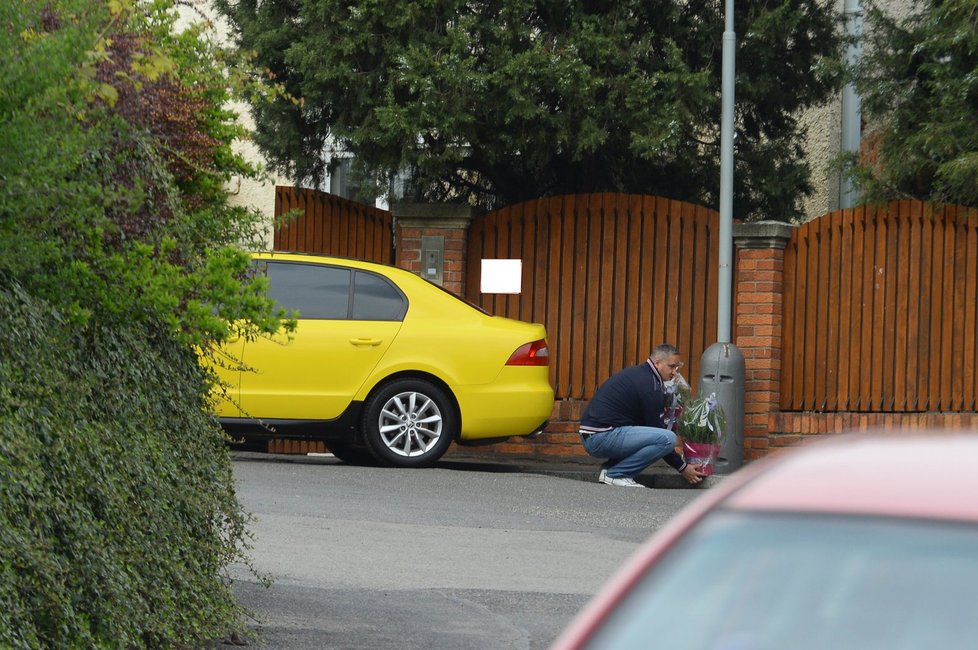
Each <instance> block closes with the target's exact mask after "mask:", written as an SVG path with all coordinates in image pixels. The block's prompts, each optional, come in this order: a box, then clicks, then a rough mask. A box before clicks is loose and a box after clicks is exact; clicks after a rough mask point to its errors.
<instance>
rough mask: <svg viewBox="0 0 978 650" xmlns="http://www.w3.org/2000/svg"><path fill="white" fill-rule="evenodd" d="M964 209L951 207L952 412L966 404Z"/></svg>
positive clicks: (965, 238) (966, 261)
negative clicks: (952, 279) (952, 255)
mask: <svg viewBox="0 0 978 650" xmlns="http://www.w3.org/2000/svg"><path fill="white" fill-rule="evenodd" d="M963 212H964V211H963V210H961V211H959V210H958V209H956V208H948V230H950V231H951V232H952V233H953V241H954V282H953V288H952V296H953V297H952V300H953V304H954V318H953V319H952V328H953V330H952V340H951V349H952V350H953V354H952V355H951V382H950V383H951V387H950V392H949V393H948V398H949V403H948V406H947V408H948V409H949V410H952V411H961V410H964V403H965V392H964V384H965V374H964V357H965V355H964V350H965V321H966V319H967V312H968V306H967V304H966V303H965V290H966V289H965V288H966V287H967V281H966V278H967V275H966V274H967V267H968V249H967V245H968V231H967V224H966V222H965V221H964V219H963V218H962V217H963V216H964V215H963V214H962V213H963Z"/></svg>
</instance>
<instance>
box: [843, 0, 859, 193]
mask: <svg viewBox="0 0 978 650" xmlns="http://www.w3.org/2000/svg"><path fill="white" fill-rule="evenodd" d="M844 11H845V18H846V37H847V38H855V39H861V38H862V34H863V15H862V8H861V7H860V6H859V0H845V8H844ZM861 56H862V45H861V44H860V42H859V41H856V42H853V43H850V44H849V45H847V46H846V57H845V59H846V65H849V66H851V65H855V64H856V63H858V62H859V59H860V57H861ZM859 104H860V101H859V95H858V94H856V87H855V85H853V84H852V83H847V84H846V85H845V87H844V88H843V89H842V141H841V143H840V144H841V148H842V152H843V153H855V154H858V153H859V144H860V140H861V138H862V133H861V120H862V116H861V111H860V106H859ZM840 173H841V177H840V179H839V207H840V208H842V209H846V208H851V207H853V205H855V204H856V201H857V200H858V199H859V194H858V192H857V191H856V190H855V188H853V186H852V180H851V179H850V178H849V177H848V175H847V174H846V173H845V171H842V172H840Z"/></svg>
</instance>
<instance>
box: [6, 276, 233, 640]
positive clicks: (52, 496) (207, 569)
mask: <svg viewBox="0 0 978 650" xmlns="http://www.w3.org/2000/svg"><path fill="white" fill-rule="evenodd" d="M3 284H5V285H6V284H7V282H6V281H5V282H4V283H3ZM203 381H204V377H203V376H202V374H201V370H200V369H199V366H198V364H197V361H196V359H195V358H194V356H193V355H192V354H191V353H189V352H188V350H187V349H185V348H184V347H182V346H179V345H176V344H175V343H173V342H172V341H168V340H166V338H165V337H161V336H160V335H159V334H157V333H154V332H153V331H151V330H147V329H145V328H142V327H132V328H123V329H107V328H102V327H98V326H95V325H91V326H88V327H85V328H81V329H79V328H77V327H69V326H68V324H67V323H66V321H65V320H64V319H63V318H62V317H60V316H59V314H58V312H57V311H56V310H54V309H52V308H51V307H49V306H47V305H45V304H44V303H43V302H42V301H38V300H34V299H31V298H30V297H29V296H27V295H26V294H25V293H24V292H23V291H21V290H19V288H17V287H16V286H15V287H14V288H13V289H6V288H5V289H3V290H2V291H0V422H2V426H3V431H4V435H3V436H2V437H0V548H3V549H4V554H3V556H2V559H0V573H2V576H0V646H2V647H5V648H6V647H22V648H30V647H50V648H74V647H77V648H81V647H85V648H88V647H178V646H180V645H184V646H197V645H199V642H200V641H201V640H202V639H207V638H214V637H217V636H220V635H222V634H224V633H226V632H227V631H228V628H229V625H231V624H233V622H234V621H235V616H236V611H235V609H236V605H235V602H234V599H233V596H232V594H231V592H230V588H229V585H228V584H227V583H226V582H225V581H224V580H222V579H221V569H222V568H223V567H224V566H226V564H227V563H228V562H230V561H231V560H232V559H233V558H234V557H235V556H236V554H237V553H238V551H239V550H240V549H239V544H240V541H241V539H242V533H243V526H244V519H243V515H242V513H241V511H240V509H239V506H238V504H237V501H236V498H235V495H234V488H233V483H232V476H231V469H230V468H231V465H230V462H229V459H228V454H227V451H226V449H225V447H224V445H223V441H224V438H223V434H222V433H221V432H220V430H219V429H218V428H217V427H216V426H215V424H214V423H213V421H212V420H211V418H209V417H208V416H207V415H206V413H205V410H204V408H203V404H202V399H203V394H204V393H203V390H202V389H203V386H204V383H203Z"/></svg>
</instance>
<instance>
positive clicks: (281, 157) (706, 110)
mask: <svg viewBox="0 0 978 650" xmlns="http://www.w3.org/2000/svg"><path fill="white" fill-rule="evenodd" d="M217 5H218V7H220V8H221V10H222V11H223V12H224V13H225V14H226V15H227V16H228V17H229V18H230V20H231V21H232V23H233V26H234V28H235V30H236V34H237V38H238V40H239V43H240V46H241V47H242V48H243V49H244V50H245V51H248V52H250V53H252V55H253V57H254V61H255V63H256V64H257V65H258V66H260V68H261V69H262V70H263V71H264V74H265V75H266V76H267V77H268V78H269V79H271V80H273V81H274V83H277V84H281V85H282V87H284V89H285V90H286V91H287V95H289V96H291V97H292V98H293V100H292V101H290V99H289V97H288V96H287V95H277V96H275V97H273V98H272V100H271V101H265V98H256V99H255V101H254V109H255V115H256V121H257V132H258V133H257V142H258V144H259V145H260V146H261V148H262V149H263V151H264V152H265V153H266V154H267V155H268V156H269V159H270V161H271V163H272V165H273V166H274V167H276V168H277V169H279V170H280V171H281V172H283V173H284V174H287V175H289V176H290V177H292V178H294V179H296V181H297V182H299V183H312V184H315V183H317V182H318V180H319V179H321V178H322V176H323V174H324V172H325V171H326V169H327V165H328V163H329V161H328V160H325V159H324V156H323V151H324V147H325V146H326V145H327V143H328V142H329V141H330V138H333V139H335V140H336V141H337V142H339V143H340V144H341V145H342V147H343V148H345V149H347V150H348V151H350V152H352V153H353V154H355V156H356V158H357V161H358V162H359V163H360V164H362V165H363V166H364V167H365V170H366V171H367V172H369V173H372V174H374V175H375V176H376V177H378V178H390V177H391V176H392V175H394V174H396V173H397V172H399V171H401V170H408V171H409V172H410V176H411V178H412V179H413V184H412V185H411V186H410V188H409V191H410V192H411V195H410V196H409V198H414V199H430V200H452V201H469V202H473V203H478V204H481V205H484V206H487V207H492V206H497V205H499V204H507V203H512V202H515V201H520V200H524V199H530V198H535V197H539V196H546V195H555V194H561V193H574V192H591V191H624V192H639V193H652V194H662V195H667V196H671V197H675V198H681V199H688V200H692V201H698V202H702V203H706V204H709V205H713V206H716V205H717V204H718V197H717V194H718V190H719V124H720V87H721V84H720V78H721V63H722V55H721V50H722V47H721V45H722V32H723V30H724V16H723V5H724V3H723V2H722V1H721V0H603V1H600V2H590V1H583V0H575V1H572V2H552V1H550V0H476V1H472V0H397V1H394V0H369V1H366V2H355V3H349V2H344V1H340V0H309V1H305V2H296V1H295V0H217ZM831 5H832V3H827V2H821V1H819V0H738V2H736V3H735V7H736V9H735V13H736V17H735V23H736V30H737V32H738V48H737V58H738V74H737V92H736V95H737V172H736V179H737V181H736V182H737V187H736V190H735V194H736V196H735V208H736V213H737V215H738V216H745V217H746V216H754V217H760V216H763V217H766V218H789V217H791V216H793V215H794V214H795V206H796V202H797V200H798V199H799V197H800V196H801V195H803V194H805V193H806V192H808V191H810V186H809V181H808V178H809V173H808V168H807V165H806V163H805V161H804V160H803V158H802V152H801V149H800V146H799V142H800V138H801V132H800V128H799V124H798V122H797V120H796V115H797V113H798V111H800V110H802V109H804V108H807V107H810V106H813V105H815V104H818V103H820V102H821V101H823V100H824V99H825V98H826V97H827V95H828V94H829V93H830V92H831V91H832V90H833V89H834V88H835V87H836V83H837V81H836V80H837V74H836V71H837V66H835V65H834V63H833V62H834V61H835V60H836V59H835V57H836V56H837V50H838V47H839V36H838V31H837V30H836V26H837V17H836V15H835V14H834V13H833V10H832V9H831Z"/></svg>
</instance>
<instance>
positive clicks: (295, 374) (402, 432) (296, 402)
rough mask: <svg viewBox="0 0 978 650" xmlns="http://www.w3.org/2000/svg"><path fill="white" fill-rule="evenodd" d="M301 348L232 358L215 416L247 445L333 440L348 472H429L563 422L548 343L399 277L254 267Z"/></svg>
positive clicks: (332, 267) (360, 265)
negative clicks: (360, 467) (458, 447)
mask: <svg viewBox="0 0 978 650" xmlns="http://www.w3.org/2000/svg"><path fill="white" fill-rule="evenodd" d="M254 261H255V264H256V266H257V269H258V272H260V273H263V274H265V275H266V276H267V277H268V280H269V283H270V289H269V296H271V297H272V298H273V299H274V300H275V301H276V302H277V303H278V304H279V305H280V306H282V307H284V308H286V309H287V310H289V311H293V312H298V315H297V323H298V325H297V328H296V331H295V332H294V333H293V334H292V336H291V337H288V336H286V335H285V334H282V335H280V336H276V337H271V338H258V339H257V340H251V341H245V340H244V339H240V340H238V341H236V342H233V343H229V344H227V345H226V346H225V349H224V352H225V353H227V354H229V355H230V356H231V357H233V358H237V359H240V360H241V362H242V364H243V369H241V370H231V369H220V368H218V369H217V370H218V373H219V374H220V375H221V378H222V379H223V381H224V382H225V383H226V385H227V386H229V387H230V388H229V389H228V393H229V397H230V399H227V400H224V401H222V402H221V403H220V404H219V406H218V413H217V415H218V416H219V418H220V421H221V424H222V425H223V426H224V428H225V429H226V430H227V431H228V432H229V433H231V434H235V435H241V436H244V437H246V438H249V437H251V438H253V437H256V436H257V437H264V438H269V437H287V438H307V439H308V438H314V439H318V440H323V441H324V442H325V444H326V445H327V447H328V448H329V449H330V451H332V452H333V453H334V454H335V455H336V456H337V457H339V458H340V459H343V460H346V461H349V462H377V463H380V464H382V465H388V466H397V467H420V466H428V465H431V464H432V463H434V462H435V461H437V460H438V459H439V458H440V457H441V456H442V455H443V454H444V453H445V451H446V450H447V449H448V447H449V445H450V444H451V443H452V441H456V442H458V443H460V444H466V443H469V444H484V443H489V442H497V441H500V440H505V439H506V438H509V437H512V436H532V435H535V434H537V433H539V432H540V431H542V430H543V427H544V426H545V425H546V423H547V420H548V418H549V417H550V413H551V409H552V408H553V397H554V395H553V388H552V387H551V385H550V378H549V349H548V347H547V341H546V336H547V334H546V329H545V328H544V326H543V325H540V324H531V323H524V322H521V321H516V320H511V319H507V318H501V317H495V316H490V315H489V314H487V313H485V312H484V311H482V310H480V309H479V308H477V307H474V306H472V305H471V304H469V303H467V302H464V301H463V300H461V299H459V298H458V297H457V296H455V295H454V294H451V293H449V292H448V291H446V290H444V289H442V288H441V287H438V286H437V285H434V284H432V283H430V282H428V281H427V280H424V279H422V278H421V277H419V276H417V275H415V274H413V273H411V272H409V271H406V270H404V269H400V268H397V267H393V266H386V265H382V264H374V263H371V262H361V261H356V260H350V259H341V258H333V257H318V256H312V255H305V254H291V253H256V254H254Z"/></svg>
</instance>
